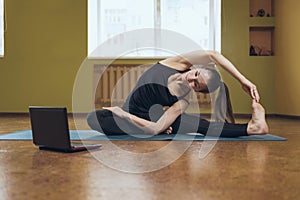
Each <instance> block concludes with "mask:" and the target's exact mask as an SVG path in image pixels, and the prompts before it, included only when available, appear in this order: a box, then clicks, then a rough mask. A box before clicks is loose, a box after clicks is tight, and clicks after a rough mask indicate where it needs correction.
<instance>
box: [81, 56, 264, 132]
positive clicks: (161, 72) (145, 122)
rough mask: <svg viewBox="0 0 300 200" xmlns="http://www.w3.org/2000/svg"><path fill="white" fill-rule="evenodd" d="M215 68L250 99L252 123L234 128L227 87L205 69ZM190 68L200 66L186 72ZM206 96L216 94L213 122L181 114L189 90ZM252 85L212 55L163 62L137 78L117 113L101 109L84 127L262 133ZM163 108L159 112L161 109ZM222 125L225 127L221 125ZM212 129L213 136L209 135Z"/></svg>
mask: <svg viewBox="0 0 300 200" xmlns="http://www.w3.org/2000/svg"><path fill="white" fill-rule="evenodd" d="M212 63H214V64H217V65H219V66H221V67H222V68H223V69H224V70H225V71H227V72H228V73H229V74H231V75H232V76H233V77H234V78H236V79H237V80H238V81H239V82H240V83H241V85H242V88H243V89H244V90H245V91H246V92H247V93H248V94H249V95H250V97H251V98H252V119H251V120H250V121H249V122H248V123H247V124H234V118H233V115H232V110H231V104H230V99H229V94H228V89H227V86H226V85H225V84H224V83H223V82H222V81H221V77H220V75H219V73H218V72H217V71H216V69H215V68H214V67H207V65H210V64H212ZM193 65H202V66H206V67H199V68H195V69H191V68H192V66H193ZM191 90H194V91H195V92H202V93H212V92H214V91H216V90H219V91H220V92H219V95H218V97H217V100H216V101H215V106H214V113H213V119H214V120H213V121H212V122H209V121H207V120H204V119H201V118H200V117H199V116H195V115H189V114H186V113H184V112H185V110H186V109H187V107H188V105H189V102H188V101H187V100H186V99H185V97H186V95H187V94H188V93H189V92H190V91H191ZM259 99H260V97H259V94H258V91H257V89H256V86H255V85H254V84H253V83H251V82H250V81H249V80H248V79H246V78H245V77H244V76H243V75H242V74H241V73H240V72H239V71H238V70H237V69H236V68H235V67H234V65H233V64H232V63H231V62H230V61H229V60H228V59H226V58H225V57H224V56H222V55H221V54H219V53H218V52H215V51H193V52H190V53H187V54H183V55H178V56H174V57H171V58H167V59H165V60H162V61H160V62H158V63H157V64H155V65H153V66H152V67H151V68H150V69H149V70H147V71H146V72H145V73H144V74H143V75H142V76H141V77H140V79H139V81H138V83H137V85H136V86H135V88H134V89H133V91H132V92H131V93H130V95H129V96H128V98H127V100H126V102H125V104H124V105H123V106H122V108H119V107H104V110H96V111H94V112H92V113H90V114H89V115H88V118H87V121H88V124H89V126H90V127H91V128H92V129H94V130H97V131H100V132H104V133H105V134H107V135H114V134H132V133H141V132H143V133H147V134H159V133H167V134H173V133H189V132H198V133H202V134H204V135H206V134H207V131H208V129H210V130H212V132H213V133H214V132H216V134H217V133H220V132H221V134H220V136H223V137H238V136H246V135H251V134H266V133H268V131H269V130H268V126H267V123H266V121H265V111H264V108H263V107H262V106H261V105H260V104H259V103H258V102H259ZM165 106H168V107H169V108H168V109H167V110H166V111H165V110H164V109H163V107H165ZM223 122H225V123H223ZM214 130H215V131H214Z"/></svg>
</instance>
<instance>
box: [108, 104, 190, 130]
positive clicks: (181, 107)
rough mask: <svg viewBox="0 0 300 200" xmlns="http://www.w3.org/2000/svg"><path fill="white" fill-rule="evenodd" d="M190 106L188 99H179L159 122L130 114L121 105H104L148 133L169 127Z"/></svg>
mask: <svg viewBox="0 0 300 200" xmlns="http://www.w3.org/2000/svg"><path fill="white" fill-rule="evenodd" d="M187 107H188V102H187V101H186V100H179V101H177V102H176V103H174V104H173V105H172V106H171V107H170V108H169V109H168V110H167V111H166V112H165V113H164V114H163V115H162V116H161V117H160V118H159V120H158V121H157V122H151V121H148V120H145V119H143V118H140V117H137V116H135V115H133V114H130V113H128V112H126V111H124V110H122V109H121V108H120V107H117V106H115V107H103V109H106V110H110V111H112V112H113V113H114V114H116V115H117V116H119V117H121V118H124V119H126V120H128V121H129V122H131V123H133V124H134V125H136V126H137V127H139V128H141V129H142V130H144V131H145V132H146V133H150V134H158V133H161V132H163V131H165V130H166V129H168V128H169V127H170V126H171V124H172V123H173V122H174V121H175V119H176V118H177V117H178V116H179V115H181V114H182V113H183V112H184V111H185V110H186V109H187Z"/></svg>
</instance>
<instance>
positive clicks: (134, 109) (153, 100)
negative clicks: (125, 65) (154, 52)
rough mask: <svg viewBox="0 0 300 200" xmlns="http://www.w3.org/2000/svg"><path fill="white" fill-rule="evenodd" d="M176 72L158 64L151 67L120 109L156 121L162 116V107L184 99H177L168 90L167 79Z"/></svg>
mask: <svg viewBox="0 0 300 200" xmlns="http://www.w3.org/2000/svg"><path fill="white" fill-rule="evenodd" d="M178 72H179V71H177V70H175V69H172V68H170V67H167V66H165V65H162V64H160V63H157V64H155V65H153V66H152V67H151V68H150V69H148V70H147V71H146V72H144V73H143V74H142V76H141V77H140V78H139V80H138V82H137V84H136V86H135V87H134V89H133V90H132V91H131V93H130V94H129V96H128V97H127V99H126V102H125V103H124V105H123V107H122V108H123V109H124V110H125V111H127V112H129V113H131V114H134V115H136V116H138V117H141V118H143V119H147V120H152V121H157V120H158V119H159V118H160V116H161V115H162V114H163V106H172V105H173V104H174V103H175V102H177V101H178V100H179V99H180V98H183V97H184V96H183V97H179V98H178V97H176V96H174V95H172V94H171V93H170V91H169V89H168V78H169V77H170V76H171V75H173V74H176V73H178ZM180 73H181V72H180Z"/></svg>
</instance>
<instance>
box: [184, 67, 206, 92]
mask: <svg viewBox="0 0 300 200" xmlns="http://www.w3.org/2000/svg"><path fill="white" fill-rule="evenodd" d="M184 78H185V80H186V81H187V82H188V85H189V87H190V88H191V89H193V90H194V91H195V92H200V91H204V90H207V84H206V83H207V81H208V79H209V78H210V75H209V71H208V70H206V69H201V68H198V69H192V70H190V71H188V72H186V74H184Z"/></svg>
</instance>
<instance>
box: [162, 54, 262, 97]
mask: <svg viewBox="0 0 300 200" xmlns="http://www.w3.org/2000/svg"><path fill="white" fill-rule="evenodd" d="M162 62H163V63H166V64H168V66H172V65H173V66H177V67H176V69H177V70H178V69H179V70H186V69H189V68H190V67H191V66H193V65H208V64H211V63H215V64H217V65H219V66H220V67H222V68H223V69H224V70H225V71H227V72H228V73H229V74H231V75H232V76H233V77H234V78H235V79H237V80H238V81H239V82H240V83H241V85H242V88H243V89H244V90H245V91H246V92H247V93H248V94H249V95H250V96H251V97H252V99H255V100H256V101H257V102H258V101H259V99H260V97H259V94H258V91H257V88H256V86H255V85H254V84H253V83H251V82H250V81H249V80H248V79H247V78H246V77H245V76H243V75H242V74H241V73H240V72H239V71H238V70H237V69H236V68H235V66H234V65H233V64H232V63H231V62H230V61H229V60H228V59H227V58H225V57H224V56H223V55H222V54H220V53H218V52H216V51H204V50H199V51H192V52H189V53H186V54H182V55H178V56H175V57H172V58H168V59H166V60H164V61H162ZM175 63H179V64H175Z"/></svg>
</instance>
